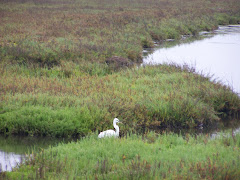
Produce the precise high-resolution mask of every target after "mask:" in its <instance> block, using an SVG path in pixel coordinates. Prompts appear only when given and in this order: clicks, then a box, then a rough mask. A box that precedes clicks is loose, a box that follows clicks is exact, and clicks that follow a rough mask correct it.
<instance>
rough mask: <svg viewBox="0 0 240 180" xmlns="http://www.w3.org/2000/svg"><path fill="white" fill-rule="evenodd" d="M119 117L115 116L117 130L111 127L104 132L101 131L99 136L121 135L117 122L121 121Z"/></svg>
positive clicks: (114, 123) (114, 122)
mask: <svg viewBox="0 0 240 180" xmlns="http://www.w3.org/2000/svg"><path fill="white" fill-rule="evenodd" d="M119 122H120V121H119V119H118V118H114V120H113V126H114V128H115V129H116V131H114V130H112V129H109V130H106V131H103V132H100V134H99V135H98V138H104V137H118V136H119V127H118V125H117V123H119Z"/></svg>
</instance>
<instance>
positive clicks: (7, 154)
mask: <svg viewBox="0 0 240 180" xmlns="http://www.w3.org/2000/svg"><path fill="white" fill-rule="evenodd" d="M72 140H73V139H57V138H48V137H26V136H8V137H6V136H3V135H0V173H1V172H4V171H11V170H12V169H13V168H14V167H17V166H18V165H19V164H20V163H21V162H23V161H24V158H25V156H26V155H27V154H28V153H31V152H32V150H33V149H34V150H36V151H37V150H40V149H44V148H48V147H49V146H56V145H57V144H58V143H60V142H62V143H67V142H70V141H72Z"/></svg>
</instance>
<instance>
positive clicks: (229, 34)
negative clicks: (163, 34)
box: [143, 25, 240, 94]
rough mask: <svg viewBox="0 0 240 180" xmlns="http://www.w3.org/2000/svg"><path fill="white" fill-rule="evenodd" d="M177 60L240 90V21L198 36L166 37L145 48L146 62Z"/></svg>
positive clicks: (160, 62) (175, 61)
mask: <svg viewBox="0 0 240 180" xmlns="http://www.w3.org/2000/svg"><path fill="white" fill-rule="evenodd" d="M162 63H177V64H181V65H184V64H187V65H189V66H190V67H194V68H195V69H196V71H197V72H200V73H203V74H205V75H210V76H212V80H214V79H215V80H217V81H221V82H222V83H224V84H225V85H228V86H230V87H231V88H232V89H233V91H234V92H236V93H238V94H239V93H240V25H230V26H220V27H219V28H218V29H217V30H215V31H213V32H201V33H200V36H199V37H197V38H194V37H191V38H185V37H183V39H182V40H180V41H171V40H169V41H166V42H162V43H160V44H159V45H157V46H156V47H155V48H154V49H145V51H144V60H143V64H144V65H146V64H162Z"/></svg>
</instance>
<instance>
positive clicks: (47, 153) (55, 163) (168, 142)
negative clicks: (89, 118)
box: [2, 133, 240, 179]
mask: <svg viewBox="0 0 240 180" xmlns="http://www.w3.org/2000/svg"><path fill="white" fill-rule="evenodd" d="M239 148H240V136H239V134H238V135H237V136H235V137H231V136H230V137H228V138H226V137H221V138H219V139H210V138H209V137H208V136H204V135H202V136H197V137H195V138H194V137H192V136H189V135H186V136H184V137H183V136H178V135H176V134H165V133H163V134H162V135H158V136H157V135H156V134H154V133H150V134H145V135H144V136H137V135H130V136H128V137H124V138H120V139H115V138H107V139H97V135H96V134H95V135H91V136H88V137H86V138H83V139H81V140H79V141H78V142H77V143H75V142H72V143H68V144H59V145H58V146H57V147H53V148H49V149H47V150H43V151H42V152H40V153H38V154H35V153H33V154H32V157H30V158H29V160H28V161H27V162H26V163H25V164H24V165H21V166H20V168H19V169H15V170H14V171H13V172H11V173H4V174H2V177H5V178H6V179H18V178H22V179H29V178H30V179H147V178H150V179H199V178H200V179H238V177H239V175H240V171H239V169H240V163H239V160H240V156H239V154H240V152H239V151H240V149H239ZM33 157H34V158H33Z"/></svg>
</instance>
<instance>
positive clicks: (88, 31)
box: [0, 0, 240, 70]
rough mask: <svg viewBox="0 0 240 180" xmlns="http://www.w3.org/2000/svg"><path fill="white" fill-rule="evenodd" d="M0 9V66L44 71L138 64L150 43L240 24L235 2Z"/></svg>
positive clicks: (55, 1)
mask: <svg viewBox="0 0 240 180" xmlns="http://www.w3.org/2000/svg"><path fill="white" fill-rule="evenodd" d="M0 6H1V9H0V16H1V21H0V42H1V43H0V58H1V61H4V62H7V63H8V62H12V63H13V62H14V63H18V64H27V65H28V64H34V65H38V66H40V67H44V66H46V67H48V68H52V67H53V66H57V65H60V64H64V63H62V62H66V61H68V62H69V61H70V62H75V63H76V64H77V65H81V64H84V65H86V64H90V65H89V67H88V66H85V68H87V69H88V70H91V64H92V63H93V64H94V63H103V64H104V62H105V61H106V59H107V58H110V57H112V56H120V57H123V58H128V59H129V60H131V61H132V62H139V61H141V59H142V49H143V47H153V40H165V39H179V38H180V37H181V35H196V34H197V33H198V32H199V31H203V30H208V31H209V30H212V29H216V28H217V25H218V24H224V25H226V24H229V23H235V24H236V23H238V22H239V21H240V14H239V8H240V4H239V1H237V0H230V1H229V0H228V1H226V0H221V1H210V0H209V1H201V0H196V1H192V0H183V1H182V0H181V1H180V0H174V1H167V0H159V1H155V0H136V1H130V0H126V1H122V0H117V1H111V0H104V1H102V0H81V1H80V0H77V1H66V2H65V1H59V0H51V1H50V0H49V1H44V2H42V1H41V2H39V1H37V0H31V1H28V0H27V1H1V2H0ZM72 67H74V65H73V66H72Z"/></svg>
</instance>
